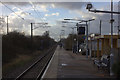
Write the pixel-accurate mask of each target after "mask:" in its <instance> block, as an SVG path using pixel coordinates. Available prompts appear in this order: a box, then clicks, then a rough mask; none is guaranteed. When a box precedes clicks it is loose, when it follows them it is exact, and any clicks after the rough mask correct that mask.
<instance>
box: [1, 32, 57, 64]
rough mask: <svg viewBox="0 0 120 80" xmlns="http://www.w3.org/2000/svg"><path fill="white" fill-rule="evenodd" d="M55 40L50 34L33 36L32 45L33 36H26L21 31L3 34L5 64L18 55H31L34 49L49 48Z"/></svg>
mask: <svg viewBox="0 0 120 80" xmlns="http://www.w3.org/2000/svg"><path fill="white" fill-rule="evenodd" d="M54 43H55V42H54V40H53V39H51V38H50V37H49V36H33V44H32V47H31V37H30V36H25V35H24V34H21V33H19V32H16V31H14V32H10V33H9V34H7V35H3V36H2V53H3V55H2V59H3V60H2V61H3V64H6V63H9V62H10V61H12V60H13V59H14V58H17V56H18V55H21V54H25V55H31V48H32V50H33V51H36V50H44V49H48V48H49V47H50V46H51V45H54Z"/></svg>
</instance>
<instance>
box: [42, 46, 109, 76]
mask: <svg viewBox="0 0 120 80" xmlns="http://www.w3.org/2000/svg"><path fill="white" fill-rule="evenodd" d="M43 78H110V76H109V74H108V73H106V72H105V71H103V70H98V69H97V67H95V66H94V64H93V62H92V60H90V59H87V58H86V56H83V55H80V54H75V53H72V51H66V50H64V49H63V48H59V47H57V49H56V51H55V53H54V57H53V59H52V61H51V63H50V65H49V67H48V69H47V71H46V73H45V75H44V77H43Z"/></svg>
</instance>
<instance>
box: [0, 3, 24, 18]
mask: <svg viewBox="0 0 120 80" xmlns="http://www.w3.org/2000/svg"><path fill="white" fill-rule="evenodd" d="M0 3H2V2H1V1H0ZM2 4H3V3H2ZM3 5H4V6H5V7H7V8H8V9H9V10H11V11H12V12H13V13H14V14H16V13H15V11H13V10H12V9H10V8H9V7H8V6H6V5H5V4H3ZM16 15H17V16H18V17H20V18H21V19H22V20H24V18H23V17H21V16H20V15H18V14H16Z"/></svg>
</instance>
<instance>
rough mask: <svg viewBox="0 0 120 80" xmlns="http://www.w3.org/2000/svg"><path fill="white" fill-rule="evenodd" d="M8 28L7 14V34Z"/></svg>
mask: <svg viewBox="0 0 120 80" xmlns="http://www.w3.org/2000/svg"><path fill="white" fill-rule="evenodd" d="M8 32H9V30H8V16H7V34H8Z"/></svg>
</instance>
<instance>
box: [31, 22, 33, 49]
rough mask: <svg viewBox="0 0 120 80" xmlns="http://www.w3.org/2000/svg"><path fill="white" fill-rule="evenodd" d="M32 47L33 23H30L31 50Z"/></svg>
mask: <svg viewBox="0 0 120 80" xmlns="http://www.w3.org/2000/svg"><path fill="white" fill-rule="evenodd" d="M32 48H33V23H31V51H32Z"/></svg>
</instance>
